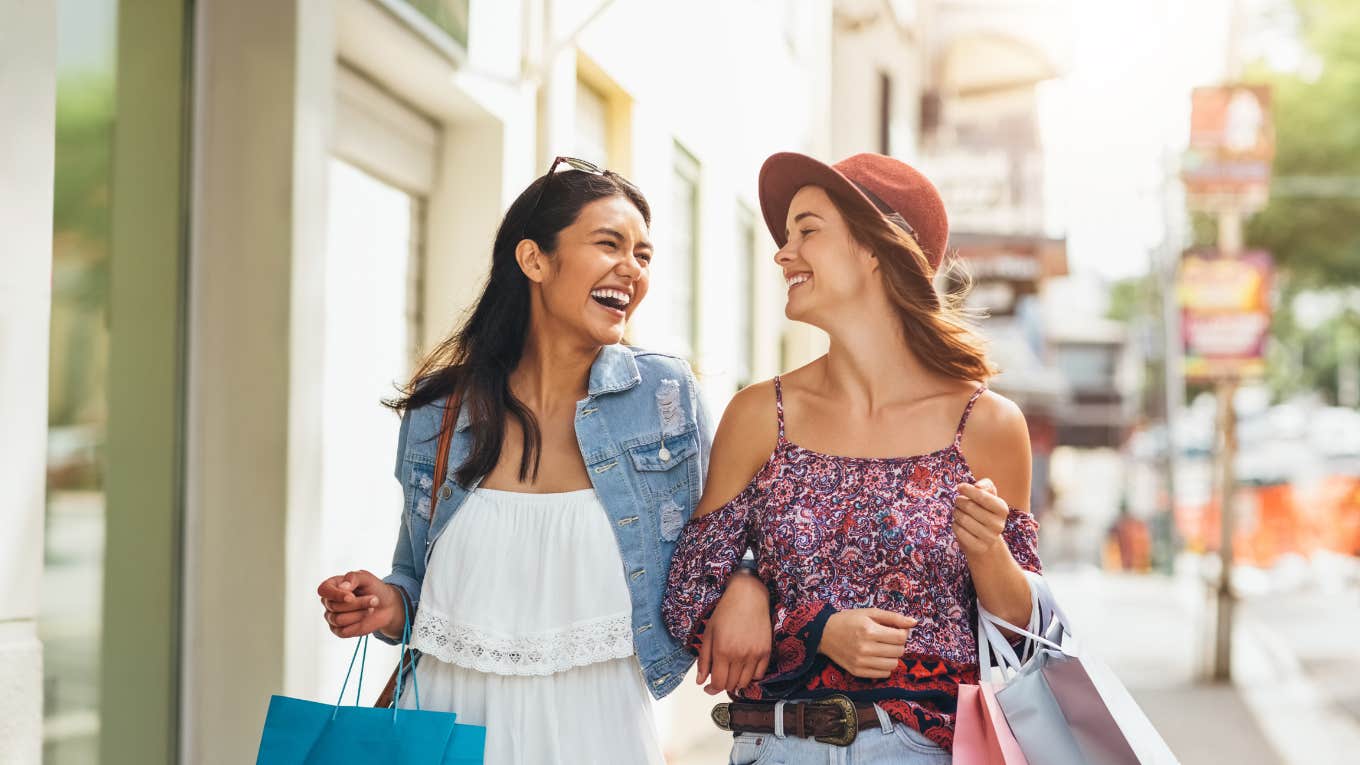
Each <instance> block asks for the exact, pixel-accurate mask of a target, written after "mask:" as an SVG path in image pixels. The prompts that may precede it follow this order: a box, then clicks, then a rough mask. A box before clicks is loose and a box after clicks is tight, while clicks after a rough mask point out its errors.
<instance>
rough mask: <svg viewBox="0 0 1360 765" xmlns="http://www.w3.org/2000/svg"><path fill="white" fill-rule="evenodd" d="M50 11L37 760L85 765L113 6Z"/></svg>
mask: <svg viewBox="0 0 1360 765" xmlns="http://www.w3.org/2000/svg"><path fill="white" fill-rule="evenodd" d="M57 13H58V14H59V24H60V28H61V34H60V35H58V38H57V39H58V47H57V103H56V131H57V134H56V156H55V160H56V165H55V176H54V184H55V187H54V200H53V201H54V205H53V218H54V220H53V224H54V230H53V236H52V319H51V345H50V348H49V351H48V353H49V360H50V361H49V364H50V366H49V376H48V386H49V387H48V401H47V427H48V431H47V433H48V436H47V508H46V516H45V518H44V524H45V526H44V534H43V547H44V549H43V575H42V576H43V582H42V589H43V592H44V593H45V594H46V597H43V598H42V602H41V611H40V613H39V616H38V636H39V638H40V639H41V641H42V646H43V662H42V671H43V760H44V761H45V762H61V763H94V762H97V761H98V759H99V743H100V742H99V723H100V706H99V698H100V688H99V682H100V677H101V672H100V660H101V650H102V641H103V634H104V621H103V612H104V609H103V608H102V602H103V592H104V587H105V580H104V563H105V559H104V558H105V520H106V515H105V506H106V500H107V487H108V482H107V477H108V467H107V465H108V422H109V413H108V400H109V389H110V385H109V375H108V367H109V339H110V331H109V290H110V281H109V272H110V269H111V258H110V228H109V216H110V214H111V213H110V197H111V192H112V188H111V186H112V183H111V181H112V152H113V123H114V111H115V107H114V93H115V87H114V85H115V78H116V70H117V62H116V58H117V50H116V40H117V28H118V27H117V22H118V15H119V14H118V3H116V2H113V1H112V0H101V1H100V2H94V3H78V2H74V0H62V2H60V3H59V4H58V6H57ZM20 120H21V123H22V115H21V116H20ZM114 697H117V694H114Z"/></svg>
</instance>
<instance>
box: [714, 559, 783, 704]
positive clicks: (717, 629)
mask: <svg viewBox="0 0 1360 765" xmlns="http://www.w3.org/2000/svg"><path fill="white" fill-rule="evenodd" d="M772 643H773V631H772V630H771V627H770V591H769V590H768V589H766V588H765V583H764V582H762V581H760V577H758V576H756V575H755V574H753V573H750V572H748V571H746V570H744V569H738V571H737V572H736V573H735V574H733V576H732V578H731V580H730V581H729V582H728V583H727V589H726V590H724V591H723V595H722V598H720V599H719V600H718V605H717V606H716V607H715V608H714V609H713V615H712V616H711V617H709V620H708V626H707V627H706V628H705V629H704V635H703V641H702V642H701V643H700V645H699V668H698V671H697V674H696V681H697V682H698V683H699V684H700V685H703V682H704V679H705V678H709V677H710V676H711V682H709V684H708V686H707V687H706V688H704V690H705V691H706V692H707V693H708V694H709V695H716V694H718V693H722V692H723V691H727V692H728V693H732V692H733V691H736V690H738V689H740V688H745V687H746V686H748V685H750V684H751V682H752V681H753V680H760V679H762V678H764V677H765V668H766V667H767V666H768V665H769V662H770V646H771V644H772Z"/></svg>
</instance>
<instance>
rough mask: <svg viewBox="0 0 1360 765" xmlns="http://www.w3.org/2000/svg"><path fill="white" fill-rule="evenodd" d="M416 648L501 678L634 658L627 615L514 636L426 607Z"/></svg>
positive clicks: (414, 643) (419, 620) (418, 624)
mask: <svg viewBox="0 0 1360 765" xmlns="http://www.w3.org/2000/svg"><path fill="white" fill-rule="evenodd" d="M413 631H414V634H415V637H414V638H413V639H412V641H411V645H412V646H413V647H414V648H416V649H418V650H419V651H420V652H421V653H427V654H430V655H431V656H433V657H435V658H436V659H439V660H440V661H443V662H447V663H449V664H457V665H458V666H460V667H466V668H468V669H474V670H476V671H478V672H487V673H491V674H496V675H551V674H555V673H557V672H563V671H565V670H568V669H571V668H572V667H583V666H586V665H588V664H595V663H598V662H602V661H610V660H612V659H622V658H626V657H629V656H632V655H633V624H632V618H631V617H630V616H629V615H628V614H618V615H614V616H606V617H601V618H599V619H591V620H589V621H584V622H577V623H576V624H573V625H571V626H569V627H564V628H562V629H556V630H550V631H547V632H540V633H537V634H533V635H516V636H514V637H509V636H506V635H501V634H498V633H495V632H490V631H487V630H483V629H480V628H478V627H474V626H472V625H468V624H458V623H455V622H453V621H452V620H451V619H449V618H448V617H446V616H444V615H443V614H440V613H437V612H432V611H431V610H429V609H427V608H424V607H423V606H422V607H421V608H420V609H418V610H417V611H416V622H415V625H414V630H413Z"/></svg>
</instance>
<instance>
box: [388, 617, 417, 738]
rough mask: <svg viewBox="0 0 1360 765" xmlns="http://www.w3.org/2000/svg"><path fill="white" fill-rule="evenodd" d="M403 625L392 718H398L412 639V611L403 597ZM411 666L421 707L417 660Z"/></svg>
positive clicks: (411, 673) (412, 679) (412, 684)
mask: <svg viewBox="0 0 1360 765" xmlns="http://www.w3.org/2000/svg"><path fill="white" fill-rule="evenodd" d="M401 613H402V627H401V653H400V654H398V656H397V689H396V695H394V696H393V697H392V719H393V720H396V719H397V706H398V705H399V703H400V702H401V689H402V686H403V685H404V684H405V679H406V674H407V672H406V666H407V661H406V654H407V650H406V646H407V643H409V642H410V640H411V611H410V606H409V605H407V603H406V598H402V599H401ZM410 666H411V672H410V675H411V688H412V689H413V690H414V691H415V695H416V709H420V677H419V676H418V675H417V674H416V671H415V669H416V660H415V659H414V658H412V659H411V661H410Z"/></svg>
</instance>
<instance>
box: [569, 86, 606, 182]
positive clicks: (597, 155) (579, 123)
mask: <svg viewBox="0 0 1360 765" xmlns="http://www.w3.org/2000/svg"><path fill="white" fill-rule="evenodd" d="M572 152H573V153H574V155H575V156H577V157H580V158H581V159H584V160H587V161H589V162H594V163H595V164H597V165H599V166H600V167H609V101H608V99H606V98H605V97H604V94H602V93H601V92H600V91H598V90H596V89H595V88H592V87H591V86H589V85H587V84H586V83H584V82H582V81H580V80H578V81H577V82H576V145H575V147H574V148H573V149H572Z"/></svg>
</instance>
